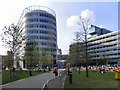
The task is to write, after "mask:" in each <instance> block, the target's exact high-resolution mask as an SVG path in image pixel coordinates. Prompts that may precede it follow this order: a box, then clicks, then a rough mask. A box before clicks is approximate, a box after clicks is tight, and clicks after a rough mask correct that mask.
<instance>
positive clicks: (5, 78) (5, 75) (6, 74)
mask: <svg viewBox="0 0 120 90" xmlns="http://www.w3.org/2000/svg"><path fill="white" fill-rule="evenodd" d="M41 73H43V72H38V71H35V70H34V71H32V76H35V75H37V74H41ZM28 77H30V75H29V70H23V71H19V70H17V71H16V79H15V80H12V79H11V78H10V71H8V70H3V71H2V84H6V83H9V82H13V81H16V80H20V79H24V78H28Z"/></svg>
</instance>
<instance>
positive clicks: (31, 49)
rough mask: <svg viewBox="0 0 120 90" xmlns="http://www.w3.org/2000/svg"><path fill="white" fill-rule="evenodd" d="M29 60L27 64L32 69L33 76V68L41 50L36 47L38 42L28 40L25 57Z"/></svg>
mask: <svg viewBox="0 0 120 90" xmlns="http://www.w3.org/2000/svg"><path fill="white" fill-rule="evenodd" d="M23 59H24V60H25V61H26V62H27V66H28V67H29V70H30V76H32V70H31V68H32V67H34V66H35V65H36V64H37V62H38V59H39V50H38V49H37V47H36V42H33V41H31V42H26V46H25V53H24V58H23Z"/></svg>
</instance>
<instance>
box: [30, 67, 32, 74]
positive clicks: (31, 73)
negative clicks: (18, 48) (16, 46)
mask: <svg viewBox="0 0 120 90" xmlns="http://www.w3.org/2000/svg"><path fill="white" fill-rule="evenodd" d="M30 76H32V70H31V67H30Z"/></svg>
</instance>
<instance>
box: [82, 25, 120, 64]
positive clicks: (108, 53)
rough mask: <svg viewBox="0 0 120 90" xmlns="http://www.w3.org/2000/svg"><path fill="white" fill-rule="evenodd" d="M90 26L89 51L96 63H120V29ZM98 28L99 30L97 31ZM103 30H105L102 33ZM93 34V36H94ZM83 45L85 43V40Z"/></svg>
mask: <svg viewBox="0 0 120 90" xmlns="http://www.w3.org/2000/svg"><path fill="white" fill-rule="evenodd" d="M95 28H96V26H94V25H92V28H91V26H89V32H92V33H89V34H90V35H91V38H88V48H87V49H88V53H89V54H90V56H91V57H92V60H93V63H94V64H120V30H118V31H114V32H111V31H109V30H106V29H104V32H103V28H100V27H97V29H95ZM97 30H98V31H97ZM101 32H103V33H102V34H101ZM92 35H93V36H92ZM81 43H83V46H84V45H85V43H84V42H81Z"/></svg>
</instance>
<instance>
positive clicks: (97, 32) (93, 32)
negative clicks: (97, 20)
mask: <svg viewBox="0 0 120 90" xmlns="http://www.w3.org/2000/svg"><path fill="white" fill-rule="evenodd" d="M88 29H89V30H88V34H89V38H93V37H96V36H101V35H103V34H107V33H110V32H112V31H110V30H107V29H105V28H100V27H98V26H95V25H89V26H88Z"/></svg>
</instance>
